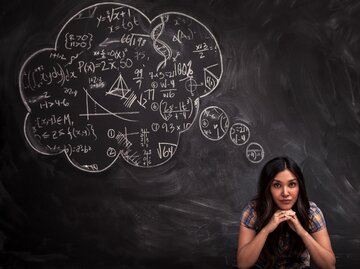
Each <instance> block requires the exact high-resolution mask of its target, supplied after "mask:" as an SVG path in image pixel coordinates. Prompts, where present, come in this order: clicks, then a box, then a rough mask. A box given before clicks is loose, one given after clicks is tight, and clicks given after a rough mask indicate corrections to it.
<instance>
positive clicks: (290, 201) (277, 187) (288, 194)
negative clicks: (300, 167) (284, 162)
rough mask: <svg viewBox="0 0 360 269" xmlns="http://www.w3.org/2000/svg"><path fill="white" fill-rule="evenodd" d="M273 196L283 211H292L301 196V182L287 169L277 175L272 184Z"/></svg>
mask: <svg viewBox="0 0 360 269" xmlns="http://www.w3.org/2000/svg"><path fill="white" fill-rule="evenodd" d="M270 192H271V196H272V198H273V200H274V202H275V204H276V205H277V206H278V208H279V209H281V210H289V209H291V208H292V207H293V206H294V204H295V203H296V201H297V198H298V195H299V182H298V180H297V178H296V176H295V175H294V174H293V173H291V172H290V171H289V170H287V169H285V170H284V171H281V172H279V173H277V174H276V175H275V177H274V179H273V181H272V182H271V186H270Z"/></svg>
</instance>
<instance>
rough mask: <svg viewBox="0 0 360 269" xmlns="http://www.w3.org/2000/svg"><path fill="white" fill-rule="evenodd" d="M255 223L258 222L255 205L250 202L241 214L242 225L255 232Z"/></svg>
mask: <svg viewBox="0 0 360 269" xmlns="http://www.w3.org/2000/svg"><path fill="white" fill-rule="evenodd" d="M255 221H256V214H255V203H254V202H249V203H248V204H247V205H246V206H245V207H244V209H243V211H242V213H241V221H240V222H241V223H242V224H243V225H244V226H245V227H247V228H249V229H253V230H255Z"/></svg>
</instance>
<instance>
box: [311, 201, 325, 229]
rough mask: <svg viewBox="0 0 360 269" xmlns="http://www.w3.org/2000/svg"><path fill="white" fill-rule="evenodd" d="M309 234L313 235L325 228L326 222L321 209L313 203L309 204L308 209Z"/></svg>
mask: <svg viewBox="0 0 360 269" xmlns="http://www.w3.org/2000/svg"><path fill="white" fill-rule="evenodd" d="M309 219H310V225H309V232H310V233H315V232H317V231H320V230H321V229H323V228H325V227H326V222H325V218H324V215H323V213H322V211H321V209H320V208H319V207H318V206H317V205H316V204H315V203H314V202H310V209H309Z"/></svg>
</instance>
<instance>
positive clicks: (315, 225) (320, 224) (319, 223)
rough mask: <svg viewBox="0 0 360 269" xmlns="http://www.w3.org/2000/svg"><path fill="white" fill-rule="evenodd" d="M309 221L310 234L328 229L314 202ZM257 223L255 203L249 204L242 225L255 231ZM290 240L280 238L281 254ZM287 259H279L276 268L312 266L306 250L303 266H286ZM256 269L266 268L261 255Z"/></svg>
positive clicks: (303, 256) (244, 210) (283, 256)
mask: <svg viewBox="0 0 360 269" xmlns="http://www.w3.org/2000/svg"><path fill="white" fill-rule="evenodd" d="M308 214H309V219H310V225H309V230H308V232H309V233H315V232H317V231H319V230H321V229H323V228H325V227H326V223H325V219H324V215H323V213H322V212H321V210H320V208H318V207H317V205H316V204H315V203H314V202H310V209H309V211H308ZM255 221H256V213H255V202H249V203H248V204H247V205H246V206H245V208H244V209H243V211H242V214H241V223H242V224H243V225H244V226H245V227H247V228H249V229H253V230H255ZM288 240H289V235H288V234H284V235H282V236H281V237H280V242H279V252H280V253H281V252H283V251H284V250H286V248H287V242H288ZM286 261H287V257H286V256H285V255H282V256H280V257H279V258H278V259H277V262H276V264H275V267H274V268H278V269H280V268H286V269H292V268H294V269H295V268H297V269H298V268H306V267H309V266H310V254H309V251H307V250H305V251H304V252H303V254H302V255H301V264H292V265H288V264H286ZM255 267H256V268H263V267H265V262H264V259H263V258H262V255H260V257H259V260H258V261H257V262H256V264H255Z"/></svg>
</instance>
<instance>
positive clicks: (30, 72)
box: [19, 3, 228, 172]
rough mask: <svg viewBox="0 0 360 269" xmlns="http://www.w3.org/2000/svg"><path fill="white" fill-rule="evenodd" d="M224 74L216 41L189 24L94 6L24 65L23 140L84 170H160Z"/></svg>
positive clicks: (173, 15) (171, 16)
mask: <svg viewBox="0 0 360 269" xmlns="http://www.w3.org/2000/svg"><path fill="white" fill-rule="evenodd" d="M222 72H223V64H222V55H221V52H220V49H219V46H218V44H217V41H216V40H215V38H214V36H213V35H212V33H211V32H210V31H209V29H208V28H207V27H206V26H205V25H203V24H202V23H201V22H199V21H197V20H196V19H194V18H192V17H190V16H188V15H185V14H181V13H177V12H169V13H164V14H161V15H159V16H157V17H156V18H154V19H153V20H149V19H148V18H147V17H146V16H145V15H144V14H143V13H142V12H141V11H139V10H137V9H135V8H134V7H131V6H128V5H123V4H118V3H99V4H95V5H92V6H89V7H87V8H85V9H83V10H81V11H80V12H78V13H77V14H75V15H74V16H73V17H72V18H71V19H70V20H68V21H67V22H66V24H65V25H64V27H63V28H62V30H61V32H59V34H58V36H57V39H56V42H55V45H54V47H53V48H44V49H41V50H39V51H36V52H35V53H33V54H32V55H31V56H30V57H29V58H28V59H27V60H26V61H25V62H24V64H23V65H22V68H21V71H20V74H19V84H20V85H19V86H20V92H21V96H22V99H23V102H24V104H25V106H26V108H27V110H28V114H27V116H26V118H25V123H24V131H25V137H26V139H27V141H28V143H29V144H30V145H31V146H32V147H33V148H34V149H35V150H36V151H38V152H39V153H42V154H58V153H61V152H62V153H64V154H66V155H67V157H68V159H69V161H70V162H71V163H72V164H73V165H74V166H75V167H77V168H79V169H81V170H84V171H89V172H96V171H103V170H105V169H108V168H109V167H110V166H111V165H112V164H113V163H114V162H115V161H116V160H117V158H119V157H122V158H123V159H124V160H125V161H126V162H128V163H129V164H131V165H134V166H137V167H154V166H158V165H161V164H163V163H165V162H167V161H169V160H170V158H172V157H173V156H174V154H175V152H176V149H177V147H178V143H179V140H180V135H181V133H182V132H185V131H186V130H188V129H189V128H191V126H192V125H193V123H194V121H195V118H196V117H197V114H198V111H199V103H200V99H201V98H203V97H205V96H206V95H208V94H209V93H211V92H212V91H214V90H215V88H216V87H217V85H218V84H219V81H220V79H221V77H222ZM208 117H210V115H209V116H208ZM214 124H215V123H214ZM227 127H228V126H226V124H225V126H224V128H227ZM208 135H209V137H214V138H218V137H219V136H222V135H223V134H222V133H218V134H213V133H210V132H208Z"/></svg>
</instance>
